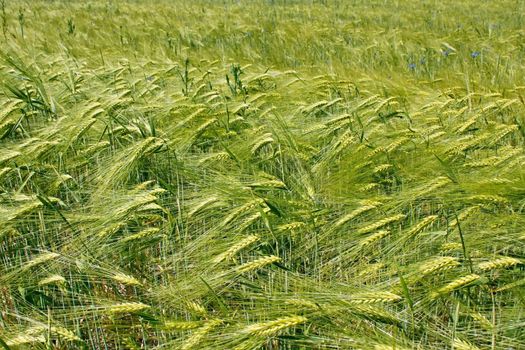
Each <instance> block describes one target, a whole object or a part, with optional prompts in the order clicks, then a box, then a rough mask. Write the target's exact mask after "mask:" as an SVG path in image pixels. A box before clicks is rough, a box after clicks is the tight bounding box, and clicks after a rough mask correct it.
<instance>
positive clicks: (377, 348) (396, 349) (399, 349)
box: [374, 344, 409, 350]
mask: <svg viewBox="0 0 525 350" xmlns="http://www.w3.org/2000/svg"><path fill="white" fill-rule="evenodd" d="M374 350H409V348H405V347H403V346H400V345H398V344H396V345H395V346H394V345H387V344H375V345H374Z"/></svg>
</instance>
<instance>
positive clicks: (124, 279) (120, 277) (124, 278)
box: [111, 272, 142, 286]
mask: <svg viewBox="0 0 525 350" xmlns="http://www.w3.org/2000/svg"><path fill="white" fill-rule="evenodd" d="M111 279H112V280H115V281H117V282H120V283H122V284H126V285H128V286H141V285H142V283H140V282H139V280H137V279H136V278H135V277H133V276H130V275H126V274H124V273H120V272H118V273H116V274H114V275H113V276H111Z"/></svg>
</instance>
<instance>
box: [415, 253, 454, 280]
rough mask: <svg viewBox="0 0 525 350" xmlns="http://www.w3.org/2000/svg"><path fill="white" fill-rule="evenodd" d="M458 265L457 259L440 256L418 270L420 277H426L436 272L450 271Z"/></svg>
mask: <svg viewBox="0 0 525 350" xmlns="http://www.w3.org/2000/svg"><path fill="white" fill-rule="evenodd" d="M459 265H460V263H459V261H458V259H457V258H454V257H451V256H440V257H437V258H434V259H431V260H428V261H426V262H425V263H423V264H422V265H421V266H419V268H418V270H419V272H420V274H421V275H422V276H426V275H429V274H432V273H435V272H437V271H441V270H446V269H451V268H453V267H456V266H459Z"/></svg>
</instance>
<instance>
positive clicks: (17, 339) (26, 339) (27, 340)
mask: <svg viewBox="0 0 525 350" xmlns="http://www.w3.org/2000/svg"><path fill="white" fill-rule="evenodd" d="M45 341H46V339H45V337H44V336H43V335H37V336H35V335H29V334H18V335H16V336H14V337H13V338H10V339H7V340H6V342H5V343H6V344H7V346H20V345H25V344H33V343H45Z"/></svg>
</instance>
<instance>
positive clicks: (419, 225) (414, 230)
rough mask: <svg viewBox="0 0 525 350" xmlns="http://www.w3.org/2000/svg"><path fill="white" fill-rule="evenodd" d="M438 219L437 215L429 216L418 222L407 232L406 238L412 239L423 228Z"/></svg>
mask: <svg viewBox="0 0 525 350" xmlns="http://www.w3.org/2000/svg"><path fill="white" fill-rule="evenodd" d="M437 218H438V216H437V215H429V216H427V217H425V218H424V219H423V220H421V221H420V222H418V223H417V224H416V225H414V226H412V227H411V228H410V230H408V231H407V233H406V236H407V237H412V236H414V235H417V234H418V233H419V232H421V231H423V230H424V229H425V227H427V226H429V225H431V224H432V223H433V222H434V221H436V219H437Z"/></svg>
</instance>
